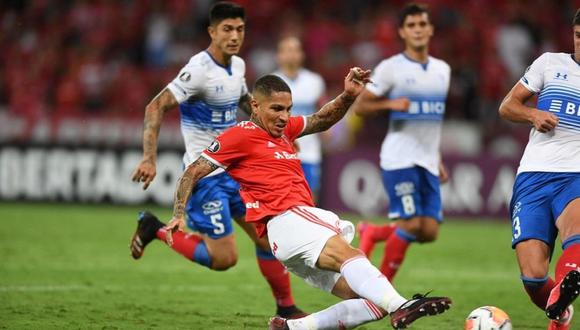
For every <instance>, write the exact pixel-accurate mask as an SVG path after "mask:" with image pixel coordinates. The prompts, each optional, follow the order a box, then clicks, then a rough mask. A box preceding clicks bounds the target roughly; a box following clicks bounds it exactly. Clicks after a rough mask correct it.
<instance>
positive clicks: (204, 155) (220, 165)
mask: <svg viewBox="0 0 580 330" xmlns="http://www.w3.org/2000/svg"><path fill="white" fill-rule="evenodd" d="M201 157H203V158H205V159H207V160H209V161H210V162H211V163H212V164H214V165H217V166H219V167H221V168H223V169H226V168H227V166H224V165H223V164H222V163H220V162H218V161H217V160H215V159H213V158H211V157H210V156H208V155H207V154H205V153H201Z"/></svg>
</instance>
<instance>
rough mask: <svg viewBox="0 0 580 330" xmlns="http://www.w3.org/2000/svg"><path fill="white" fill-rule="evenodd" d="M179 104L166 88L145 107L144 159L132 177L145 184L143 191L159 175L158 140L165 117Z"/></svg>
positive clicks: (135, 180)
mask: <svg viewBox="0 0 580 330" xmlns="http://www.w3.org/2000/svg"><path fill="white" fill-rule="evenodd" d="M177 104H178V102H177V100H176V99H175V97H174V96H173V94H172V93H171V91H169V89H167V88H165V89H163V90H162V91H161V92H160V93H159V94H157V96H155V98H153V100H151V102H149V104H147V106H146V107H145V120H144V123H143V126H144V128H143V159H142V160H141V162H139V164H138V165H137V167H136V168H135V171H134V172H133V175H132V180H133V181H134V182H143V189H147V187H149V184H150V183H151V181H153V179H154V178H155V175H156V174H157V172H156V163H157V140H158V138H159V130H160V128H161V122H162V121H163V115H164V114H165V112H167V111H168V110H170V109H172V108H174V107H175V106H177Z"/></svg>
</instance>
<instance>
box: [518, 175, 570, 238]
mask: <svg viewBox="0 0 580 330" xmlns="http://www.w3.org/2000/svg"><path fill="white" fill-rule="evenodd" d="M576 198H580V173H548V172H524V173H520V174H519V175H518V176H517V178H516V182H515V183H514V190H513V195H512V200H511V202H510V213H511V218H512V248H515V246H516V245H517V244H518V243H519V242H523V241H525V240H529V239H537V240H540V241H544V242H546V244H548V245H549V246H550V247H552V248H553V246H554V242H555V240H556V236H557V235H558V229H557V228H556V220H557V219H558V217H559V216H560V214H562V211H564V208H566V206H567V205H568V203H570V202H571V201H573V200H574V199H576Z"/></svg>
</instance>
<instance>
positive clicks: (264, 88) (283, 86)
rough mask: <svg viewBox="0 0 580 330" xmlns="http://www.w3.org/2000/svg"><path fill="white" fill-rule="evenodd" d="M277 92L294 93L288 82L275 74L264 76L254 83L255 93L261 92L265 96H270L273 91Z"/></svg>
mask: <svg viewBox="0 0 580 330" xmlns="http://www.w3.org/2000/svg"><path fill="white" fill-rule="evenodd" d="M276 92H288V93H292V92H291V91H290V87H289V86H288V84H287V83H286V82H285V81H284V80H282V78H280V77H278V76H276V75H273V74H267V75H265V76H262V77H260V78H258V80H256V82H255V83H254V90H253V93H260V94H262V95H264V96H270V95H272V93H276Z"/></svg>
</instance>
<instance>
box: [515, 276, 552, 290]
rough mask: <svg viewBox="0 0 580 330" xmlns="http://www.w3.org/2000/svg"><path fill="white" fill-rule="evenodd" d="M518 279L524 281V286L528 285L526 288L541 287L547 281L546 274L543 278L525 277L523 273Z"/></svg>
mask: <svg viewBox="0 0 580 330" xmlns="http://www.w3.org/2000/svg"><path fill="white" fill-rule="evenodd" d="M520 279H521V280H522V282H523V283H524V286H525V287H528V288H541V287H543V286H544V284H545V283H546V282H547V281H548V275H546V276H545V277H543V278H532V277H526V276H524V275H520Z"/></svg>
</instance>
